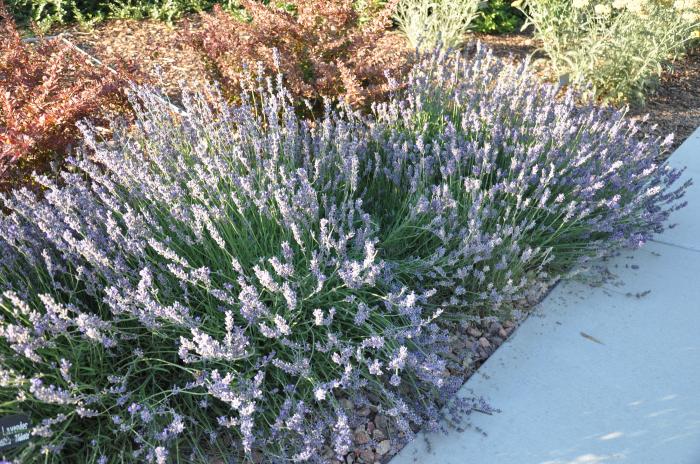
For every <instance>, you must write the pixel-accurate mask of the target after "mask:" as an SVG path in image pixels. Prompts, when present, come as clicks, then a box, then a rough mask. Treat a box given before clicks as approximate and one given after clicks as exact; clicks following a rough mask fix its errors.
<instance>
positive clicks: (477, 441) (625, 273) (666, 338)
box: [391, 129, 700, 464]
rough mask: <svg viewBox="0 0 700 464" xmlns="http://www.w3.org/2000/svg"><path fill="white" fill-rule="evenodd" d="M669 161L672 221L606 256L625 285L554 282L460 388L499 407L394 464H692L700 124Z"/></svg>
mask: <svg viewBox="0 0 700 464" xmlns="http://www.w3.org/2000/svg"><path fill="white" fill-rule="evenodd" d="M670 163H671V164H672V165H674V166H688V171H687V176H689V177H693V178H694V179H695V181H696V184H695V185H694V186H692V187H691V189H690V190H689V192H688V194H687V199H688V201H689V206H688V207H687V208H685V209H683V210H682V211H680V212H678V213H676V215H675V216H673V217H672V221H673V222H678V223H679V226H678V227H676V228H675V229H672V230H670V231H668V233H666V234H664V235H662V236H660V237H659V238H658V240H657V241H655V242H654V243H650V244H648V246H645V247H644V248H642V249H640V250H637V251H634V252H627V253H623V254H622V255H621V256H619V257H617V258H615V259H613V260H611V261H610V263H609V269H610V271H611V272H613V273H614V274H615V275H616V276H617V280H618V281H621V282H622V284H605V285H603V286H602V287H596V288H593V287H591V286H589V285H585V284H582V283H578V282H565V283H562V284H561V285H559V286H557V288H555V289H554V291H553V292H552V293H551V294H550V295H549V296H548V297H547V298H546V299H545V301H544V302H543V303H542V304H541V305H540V306H539V307H538V308H537V309H536V310H535V312H534V313H533V314H532V315H531V316H530V317H529V318H528V319H527V320H526V321H525V322H524V323H523V324H522V325H521V326H520V327H519V328H518V330H517V331H516V333H515V334H514V335H513V336H512V337H511V339H510V340H508V341H507V342H506V343H504V344H503V345H502V346H501V348H499V349H498V350H497V351H496V352H495V353H494V354H493V355H492V356H491V357H490V358H489V359H488V361H487V362H486V363H485V364H484V365H483V366H482V367H481V368H480V369H479V370H478V371H477V372H476V374H475V375H473V376H472V377H471V378H470V379H469V381H468V382H467V383H466V384H465V386H464V387H463V388H462V393H464V394H467V395H470V394H476V395H479V396H484V397H485V398H487V399H488V401H489V402H490V403H491V405H492V406H494V407H496V408H499V409H501V410H502V412H501V413H498V414H494V415H492V416H488V415H484V414H479V413H474V414H473V415H472V416H471V417H470V419H469V422H470V423H471V424H472V425H473V427H472V428H468V429H467V430H465V431H462V432H457V431H453V432H451V433H450V434H448V435H434V434H430V435H420V436H419V437H418V438H417V439H416V440H415V441H414V442H413V443H411V444H409V445H408V446H407V447H406V448H404V449H403V451H402V452H401V453H400V454H399V455H397V456H396V457H395V458H394V459H393V460H392V461H391V464H409V463H410V464H511V463H512V464H603V463H606V464H607V463H625V464H700V129H698V130H696V131H695V133H694V134H693V135H691V137H690V138H689V139H688V140H687V141H686V142H685V143H684V144H683V145H682V146H681V147H680V148H679V149H678V150H677V151H676V153H674V154H673V156H672V157H671V160H670ZM477 429H478V430H481V432H480V431H477Z"/></svg>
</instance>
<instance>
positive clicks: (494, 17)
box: [474, 0, 523, 34]
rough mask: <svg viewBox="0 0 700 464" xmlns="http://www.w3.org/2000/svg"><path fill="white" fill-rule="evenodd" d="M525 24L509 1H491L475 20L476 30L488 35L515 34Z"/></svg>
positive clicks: (521, 16) (520, 14)
mask: <svg viewBox="0 0 700 464" xmlns="http://www.w3.org/2000/svg"><path fill="white" fill-rule="evenodd" d="M522 23H523V15H522V13H520V12H519V11H518V10H517V9H516V8H514V7H513V6H511V4H510V1H509V0H489V1H488V2H487V3H486V5H485V6H484V8H483V9H482V10H481V12H480V14H479V16H478V17H477V18H476V19H475V20H474V30H475V31H476V32H482V33H487V34H493V33H497V34H503V33H505V34H507V33H510V32H514V31H515V30H516V29H517V28H518V27H520V26H521V25H522Z"/></svg>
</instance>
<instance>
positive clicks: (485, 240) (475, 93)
mask: <svg viewBox="0 0 700 464" xmlns="http://www.w3.org/2000/svg"><path fill="white" fill-rule="evenodd" d="M396 87H397V89H396V93H395V95H394V96H393V97H392V98H391V100H390V101H389V102H387V103H383V104H377V105H375V107H374V108H373V112H372V114H370V115H361V114H358V113H354V112H352V111H351V110H350V109H349V108H348V107H346V106H345V105H343V104H342V103H341V104H339V105H337V106H333V105H331V104H330V103H329V104H328V106H327V108H326V111H325V114H324V115H323V116H322V117H320V118H318V119H317V120H303V119H300V118H299V117H298V116H296V115H295V112H294V106H293V103H294V102H292V101H291V99H290V98H289V96H288V94H287V92H286V91H285V90H284V88H283V86H282V78H281V77H278V79H277V80H276V81H273V80H272V79H270V78H264V77H262V76H258V77H251V78H250V79H249V80H248V81H247V84H246V91H245V92H244V93H243V95H242V96H241V102H240V104H238V105H235V106H229V105H228V104H226V103H225V102H224V100H223V99H222V98H221V96H220V95H219V94H218V93H217V91H216V90H215V89H203V90H202V93H200V94H192V93H187V92H185V93H184V95H183V105H184V110H183V111H182V112H181V114H175V113H173V112H172V111H171V108H170V107H169V104H168V103H167V102H165V101H164V100H163V97H162V96H160V95H159V94H158V92H157V91H155V90H154V89H151V88H148V87H137V88H134V90H133V92H132V102H133V106H134V109H135V112H136V123H135V125H133V126H127V125H122V124H120V123H118V122H115V124H114V128H113V136H112V137H111V138H110V139H109V140H100V137H98V136H97V132H96V130H95V129H94V128H92V127H91V126H90V125H89V124H86V125H85V126H84V127H83V133H84V139H85V148H84V150H83V153H82V154H80V155H79V156H77V157H76V158H75V159H72V160H70V162H69V164H70V167H69V169H67V170H66V171H65V172H63V173H62V175H61V179H60V180H51V179H48V178H46V177H38V178H37V180H38V181H39V182H41V183H42V184H43V185H44V186H45V190H44V192H43V194H42V195H41V196H40V197H39V196H37V195H35V194H34V193H31V192H30V191H28V190H18V191H15V192H13V193H12V194H10V195H6V196H4V197H3V198H2V209H3V213H2V215H1V216H0V253H1V254H0V256H1V257H0V290H1V291H2V299H1V300H0V311H1V312H0V314H1V319H0V359H1V360H2V370H0V401H1V402H2V414H9V413H17V412H22V413H27V414H29V415H30V417H31V419H32V422H33V431H32V434H33V438H32V441H31V443H30V444H29V445H26V446H25V447H23V448H18V449H15V450H13V451H11V452H8V453H10V454H8V455H7V457H8V458H9V459H14V460H15V461H17V462H40V461H42V462H97V463H108V462H157V463H166V462H209V460H211V459H213V458H215V457H219V458H224V459H234V460H237V459H242V460H246V459H253V458H254V457H255V456H257V457H260V456H264V458H263V460H264V461H269V462H286V461H307V460H311V461H323V458H321V450H322V448H323V447H324V446H325V445H330V446H331V448H332V449H333V452H334V453H335V454H336V455H337V456H343V455H344V454H346V453H347V452H348V451H350V450H351V449H352V447H353V443H352V440H353V437H352V433H351V426H352V423H353V421H354V420H355V418H354V417H353V411H352V410H351V409H348V408H347V401H346V400H350V401H351V403H354V404H356V405H367V404H372V405H375V406H376V407H377V408H378V410H379V411H380V412H381V413H382V414H384V415H386V416H387V417H389V418H390V419H391V420H392V422H393V424H394V426H395V427H396V428H397V430H399V432H400V434H399V436H397V437H395V438H396V442H397V443H399V442H401V441H405V440H407V439H410V438H411V437H412V434H413V431H414V430H416V428H418V427H428V428H431V429H437V428H439V425H438V421H439V418H440V414H439V408H440V406H441V405H442V404H444V403H443V401H442V400H444V399H445V398H448V397H450V396H451V395H453V394H454V392H455V391H456V389H457V388H458V387H459V385H460V383H461V379H460V378H458V377H457V376H450V375H448V371H447V368H448V367H450V364H449V363H450V361H449V360H448V358H447V357H446V356H443V354H444V353H445V351H446V350H447V349H448V340H449V337H450V334H449V333H448V332H447V331H446V329H445V325H444V324H442V323H441V321H442V319H443V318H445V317H446V316H449V317H450V318H455V317H456V318H464V319H467V318H469V317H473V316H475V315H479V314H481V315H483V314H493V313H495V312H496V311H498V310H499V309H501V308H503V309H508V308H512V307H514V306H515V305H518V304H520V302H521V301H522V300H523V299H525V298H527V297H529V296H532V295H537V294H539V293H541V291H542V290H543V289H544V288H546V287H547V286H548V285H550V284H551V283H552V282H553V281H554V280H556V279H557V278H559V277H560V276H562V275H563V274H565V273H567V272H571V271H572V270H575V269H576V268H577V267H578V266H580V265H582V264H583V263H584V262H585V261H587V260H590V259H592V258H595V257H598V256H601V255H603V254H606V253H609V252H611V251H614V250H615V249H618V248H620V247H623V246H640V245H641V244H642V243H644V241H645V240H647V239H649V238H650V237H651V236H652V235H653V234H655V233H658V232H661V231H662V230H663V229H664V223H665V222H666V220H667V219H668V216H669V214H670V212H671V211H673V210H674V209H677V208H679V207H681V206H683V203H682V202H681V197H682V195H683V192H684V189H685V187H686V185H683V186H680V187H673V185H672V184H674V182H675V181H676V180H677V179H678V177H679V176H680V174H681V173H680V171H678V170H674V169H672V168H670V167H668V166H667V165H666V164H665V163H664V162H662V161H659V159H660V155H661V153H662V150H663V147H664V145H665V144H667V143H668V142H669V140H665V141H662V140H658V139H655V138H650V137H646V136H643V135H641V134H639V133H638V132H637V127H636V126H635V124H634V123H633V122H630V121H629V120H627V119H625V118H624V116H623V115H622V114H621V113H618V112H611V111H610V110H601V109H597V108H595V107H592V106H590V107H577V106H576V105H575V103H574V100H575V98H574V95H573V94H570V93H569V94H566V95H564V96H563V97H561V98H559V97H558V96H557V92H558V89H556V88H553V87H550V86H548V85H545V84H541V83H539V81H538V80H537V79H536V78H535V77H534V76H533V75H532V74H530V73H529V72H528V71H527V68H526V65H522V66H513V65H509V64H504V63H502V62H500V61H499V60H497V59H496V58H494V57H493V56H492V55H491V53H490V52H489V51H487V50H484V49H482V48H481V47H480V46H477V50H476V52H474V53H470V54H466V55H460V54H457V53H452V52H440V51H438V52H435V53H431V54H425V55H422V56H421V57H420V60H419V64H418V65H416V67H415V68H414V70H413V71H412V72H411V74H410V76H409V77H408V79H407V80H406V82H405V83H402V84H401V85H397V86H396ZM472 405H473V403H469V402H467V403H463V404H461V408H462V410H463V412H465V411H468V409H469V407H470V406H472Z"/></svg>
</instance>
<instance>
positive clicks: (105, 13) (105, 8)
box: [7, 0, 238, 30]
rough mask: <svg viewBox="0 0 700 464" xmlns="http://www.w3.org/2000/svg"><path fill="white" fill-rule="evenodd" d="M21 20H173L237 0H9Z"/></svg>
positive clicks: (228, 5)
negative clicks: (217, 4)
mask: <svg viewBox="0 0 700 464" xmlns="http://www.w3.org/2000/svg"><path fill="white" fill-rule="evenodd" d="M7 3H8V6H9V7H10V11H11V12H12V13H13V14H14V15H15V17H16V18H17V20H18V21H19V22H20V23H28V22H30V21H32V22H34V23H35V24H36V25H37V26H38V27H39V28H40V29H42V30H47V29H49V28H50V27H51V26H53V25H55V24H66V23H79V24H84V25H92V24H94V23H96V22H99V21H101V20H103V19H105V18H119V19H125V18H133V19H145V18H151V19H159V20H163V21H168V22H170V21H173V20H175V19H177V18H179V17H181V16H182V15H183V14H185V13H187V12H192V11H202V10H205V9H208V8H210V7H212V6H213V5H214V4H215V3H220V4H222V6H223V7H224V8H227V9H234V8H236V7H237V6H238V3H237V2H236V1H235V0H220V1H216V0H116V1H109V0H8V2H7Z"/></svg>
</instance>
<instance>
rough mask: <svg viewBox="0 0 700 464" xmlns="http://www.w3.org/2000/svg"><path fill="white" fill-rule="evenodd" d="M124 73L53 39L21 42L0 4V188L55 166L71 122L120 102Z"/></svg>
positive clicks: (72, 130) (72, 136) (72, 133)
mask: <svg viewBox="0 0 700 464" xmlns="http://www.w3.org/2000/svg"><path fill="white" fill-rule="evenodd" d="M127 74H128V73H127V72H126V70H122V71H121V74H113V73H110V72H109V71H108V70H106V69H105V68H101V67H95V66H94V64H92V63H90V62H89V61H87V60H86V57H85V56H83V55H81V54H79V53H78V52H77V51H76V50H74V49H72V48H70V47H69V46H68V45H67V44H65V43H62V42H60V41H59V40H58V39H56V40H40V41H39V42H37V43H35V44H28V43H24V42H22V40H21V38H20V35H19V33H18V32H17V29H16V27H15V24H14V22H13V20H12V18H11V17H9V14H8V12H7V10H5V9H4V8H3V5H2V4H1V3H0V186H3V187H7V183H8V182H12V183H17V182H20V181H22V179H23V176H24V175H25V174H26V172H31V170H35V169H36V170H39V171H45V170H46V169H47V168H48V163H49V162H50V161H56V162H59V163H60V161H61V159H62V157H63V156H64V155H65V154H66V153H67V152H68V151H70V147H71V145H72V144H73V143H74V142H75V140H76V139H77V137H78V131H77V129H76V127H75V122H76V121H78V120H79V119H82V118H84V117H86V116H97V112H98V110H100V111H102V110H108V109H110V108H111V109H114V110H116V109H118V108H119V107H120V106H123V105H124V104H125V103H126V98H125V95H124V93H123V92H122V91H121V89H122V87H123V85H124V84H125V82H126V76H127Z"/></svg>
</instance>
